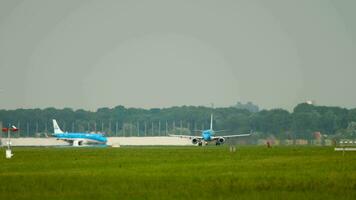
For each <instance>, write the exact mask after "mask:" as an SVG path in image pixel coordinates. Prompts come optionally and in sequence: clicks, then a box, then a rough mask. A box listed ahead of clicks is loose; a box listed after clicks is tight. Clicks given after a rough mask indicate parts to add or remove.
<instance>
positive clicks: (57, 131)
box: [53, 119, 63, 134]
mask: <svg viewBox="0 0 356 200" xmlns="http://www.w3.org/2000/svg"><path fill="white" fill-rule="evenodd" d="M53 129H54V134H56V133H63V131H62V130H61V128H59V126H58V124H57V121H56V120H55V119H53Z"/></svg>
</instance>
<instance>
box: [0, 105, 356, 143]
mask: <svg viewBox="0 0 356 200" xmlns="http://www.w3.org/2000/svg"><path fill="white" fill-rule="evenodd" d="M243 106H244V105H242V104H241V103H240V104H237V105H236V106H232V107H222V108H209V107H204V106H181V107H171V108H162V109H160V108H152V109H141V108H125V107H124V106H116V107H114V108H106V107H105V108H99V109H97V111H96V112H91V111H86V110H83V109H78V110H73V109H71V108H64V109H56V108H45V109H16V110H0V121H1V122H2V124H3V126H6V125H7V124H14V125H17V126H18V127H19V128H20V129H21V131H20V132H19V133H18V135H17V136H22V137H26V136H29V137H33V136H36V134H37V136H38V134H39V133H52V132H53V127H52V119H57V121H58V122H59V124H60V126H61V127H62V129H64V130H65V131H68V132H70V131H80V132H84V131H89V132H98V131H100V132H105V133H107V134H108V135H109V136H110V135H117V136H129V135H136V136H144V135H166V134H167V133H182V134H192V135H193V134H198V132H196V130H201V129H207V128H209V124H210V114H211V113H213V114H214V129H216V130H218V129H223V130H226V132H224V133H223V134H234V133H235V134H236V133H248V132H250V131H251V130H252V131H253V132H254V133H255V134H254V135H255V137H259V138H266V137H270V136H273V137H276V138H280V139H295V138H303V139H312V138H313V137H314V134H315V132H320V133H321V134H322V135H323V136H326V137H351V138H352V137H354V136H356V109H345V108H340V107H330V106H315V105H310V104H306V103H302V104H299V105H297V106H296V107H295V108H294V109H293V112H288V111H287V110H284V109H271V110H260V111H258V107H256V106H254V105H253V104H251V103H248V104H246V105H245V106H247V107H249V108H250V109H246V108H241V107H243Z"/></svg>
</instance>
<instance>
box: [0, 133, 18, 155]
mask: <svg viewBox="0 0 356 200" xmlns="http://www.w3.org/2000/svg"><path fill="white" fill-rule="evenodd" d="M18 130H19V129H18V128H16V126H11V127H10V126H9V128H2V132H7V149H6V158H8V159H10V158H11V157H12V156H13V155H14V154H12V152H11V147H10V145H11V142H10V132H16V131H18Z"/></svg>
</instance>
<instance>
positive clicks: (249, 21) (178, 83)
mask: <svg viewBox="0 0 356 200" xmlns="http://www.w3.org/2000/svg"><path fill="white" fill-rule="evenodd" d="M355 10H356V1H354V0H335V1H328V0H293V1H292V0H268V1H266V0H245V1H237V0H230V1H228V0H216V1H207V0H201V1H194V0H177V1H169V0H150V1H143V0H142V1H133V0H125V1H123V0H113V1H104V0H100V1H99V0H98V1H88V0H85V1H79V0H56V1H54V0H52V1H51V0H31V1H19V0H0V70H1V76H0V109H15V108H36V107H40V108H45V107H52V106H53V107H57V108H63V107H72V108H74V109H78V108H84V109H90V110H95V109H96V108H98V107H113V106H116V105H124V106H127V107H143V108H152V107H169V106H175V105H177V106H179V105H206V106H208V105H209V104H210V103H214V104H215V105H216V106H229V105H232V104H234V103H236V102H237V101H242V102H246V101H252V102H254V103H256V104H258V105H260V107H262V108H276V107H280V108H285V109H292V108H293V107H294V106H295V105H296V104H298V103H300V102H304V101H306V100H315V101H316V103H317V104H319V105H335V106H342V107H348V108H351V107H356V92H355V91H356V89H355V85H356V22H355V19H356V12H355Z"/></svg>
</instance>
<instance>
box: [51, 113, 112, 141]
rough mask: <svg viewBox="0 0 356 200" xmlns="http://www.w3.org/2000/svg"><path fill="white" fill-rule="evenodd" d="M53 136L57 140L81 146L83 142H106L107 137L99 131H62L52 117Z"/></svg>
mask: <svg viewBox="0 0 356 200" xmlns="http://www.w3.org/2000/svg"><path fill="white" fill-rule="evenodd" d="M53 129H54V133H53V136H54V137H56V138H57V139H58V140H64V141H67V142H69V143H71V144H72V145H73V146H82V145H84V144H106V142H107V138H106V137H105V136H104V135H103V134H100V133H68V132H63V131H62V130H61V129H60V128H59V126H58V124H57V121H56V120H55V119H53Z"/></svg>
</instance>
